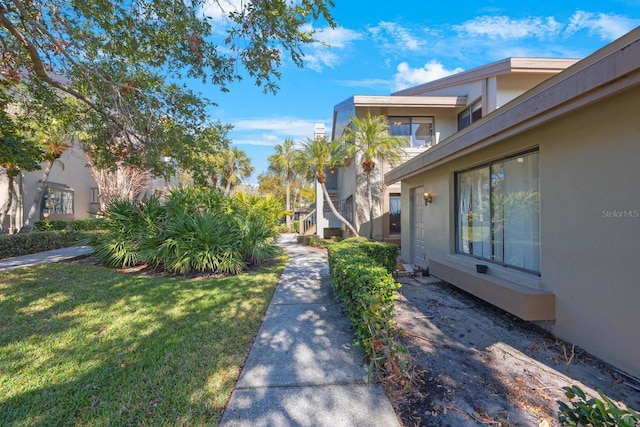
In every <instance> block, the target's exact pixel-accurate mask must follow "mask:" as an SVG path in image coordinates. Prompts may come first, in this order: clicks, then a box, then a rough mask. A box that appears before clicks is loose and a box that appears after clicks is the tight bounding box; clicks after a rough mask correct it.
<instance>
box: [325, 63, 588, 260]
mask: <svg viewBox="0 0 640 427" xmlns="http://www.w3.org/2000/svg"><path fill="white" fill-rule="evenodd" d="M576 61H577V59H547V58H508V59H505V60H502V61H499V62H495V63H493V64H489V65H486V66H483V67H479V68H476V69H473V70H469V71H466V72H462V73H459V74H455V75H452V76H449V77H446V78H443V79H440V80H437V81H434V82H429V83H425V84H423V85H420V86H416V87H413V88H410V89H406V90H403V91H400V92H396V93H393V94H391V95H390V96H362V95H356V96H353V97H351V98H349V99H347V100H345V101H343V102H341V103H340V104H338V105H336V106H335V107H334V113H333V128H332V132H331V138H332V139H337V138H340V137H341V136H342V134H343V132H344V128H345V127H346V126H349V122H350V118H351V117H352V116H354V115H356V116H357V117H363V116H365V115H366V114H367V113H368V112H370V113H371V115H372V116H377V115H383V116H384V117H385V118H386V119H387V121H388V123H389V125H390V126H389V131H390V133H391V134H392V135H394V136H404V137H406V138H407V148H406V152H407V156H408V158H411V157H414V156H416V155H418V154H420V153H422V152H424V151H425V150H427V149H429V148H430V147H433V146H435V145H437V144H438V143H439V142H440V141H443V140H444V139H446V138H448V137H450V136H451V135H453V134H455V133H457V132H458V131H460V130H461V129H463V128H464V127H466V126H469V125H470V124H473V123H475V121H476V120H478V119H480V118H481V117H483V116H486V115H487V114H489V113H490V112H492V111H494V110H496V109H497V108H500V107H501V106H502V105H504V104H506V103H507V102H509V101H510V100H512V99H513V98H515V97H517V96H518V95H520V94H522V93H524V92H526V91H527V90H529V89H531V88H532V87H534V86H535V85H537V84H539V83H541V82H543V81H545V80H547V79H548V78H549V77H551V76H553V75H555V74H557V73H558V72H560V71H562V70H564V69H566V68H567V67H568V66H570V65H572V64H574V63H575V62H576ZM376 163H377V167H376V170H375V171H374V173H373V174H372V177H373V178H374V180H375V183H374V185H375V189H374V190H377V191H375V194H374V197H375V199H376V201H375V202H374V204H375V205H376V207H381V210H380V209H378V210H377V212H376V215H375V216H374V220H373V224H372V223H371V221H369V218H368V214H369V207H368V205H367V196H366V186H365V184H364V174H363V173H362V170H361V165H360V163H359V162H358V161H355V162H351V163H350V164H349V165H348V166H346V167H342V168H338V169H336V170H333V171H331V173H328V174H327V177H328V178H327V190H328V191H329V194H330V195H331V197H332V200H333V201H334V204H335V206H336V208H338V210H339V211H340V212H341V214H342V215H343V216H345V217H346V218H347V219H348V220H349V221H350V222H351V223H352V224H353V225H354V226H355V228H356V229H357V230H359V233H360V234H361V235H363V236H368V235H369V227H371V226H373V227H374V229H373V237H374V239H376V240H384V241H388V242H393V243H397V244H399V243H400V235H401V232H402V231H404V230H403V228H402V227H406V226H408V225H407V224H405V225H404V226H403V225H402V224H403V221H402V220H401V218H402V210H401V207H402V206H404V205H403V204H401V203H400V199H401V198H400V184H399V183H397V182H395V183H393V184H390V185H388V186H386V187H384V186H382V185H381V180H382V176H384V174H385V173H387V172H388V171H389V170H391V167H390V165H387V164H379V163H380V162H376ZM322 199H323V197H322V193H321V192H318V202H317V206H318V211H317V216H318V227H317V234H319V235H320V236H321V237H327V236H328V235H329V234H336V232H338V233H342V234H345V235H346V229H344V227H343V226H342V225H341V223H340V222H339V221H338V220H337V219H336V218H335V217H334V216H333V214H332V213H331V212H330V211H329V209H328V208H326V207H325V208H323V206H324V205H325V204H324V203H323V200H322ZM336 230H337V231H336ZM420 256H421V255H418V257H417V258H413V259H412V260H411V261H412V262H413V263H415V264H424V263H425V259H424V258H420Z"/></svg>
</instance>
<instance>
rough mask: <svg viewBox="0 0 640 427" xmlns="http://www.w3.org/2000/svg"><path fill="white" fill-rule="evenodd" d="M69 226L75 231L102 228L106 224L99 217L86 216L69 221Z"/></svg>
mask: <svg viewBox="0 0 640 427" xmlns="http://www.w3.org/2000/svg"><path fill="white" fill-rule="evenodd" d="M69 227H70V228H71V229H72V230H76V231H94V230H104V229H105V228H106V225H105V221H104V220H102V219H101V218H87V219H75V220H73V221H69Z"/></svg>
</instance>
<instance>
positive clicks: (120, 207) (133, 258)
mask: <svg viewBox="0 0 640 427" xmlns="http://www.w3.org/2000/svg"><path fill="white" fill-rule="evenodd" d="M163 210H164V209H163V208H162V207H161V206H160V201H159V199H158V198H156V197H151V198H149V199H148V200H146V201H143V202H138V201H132V200H126V199H114V200H112V201H110V202H109V204H108V205H107V212H106V213H105V217H104V219H103V221H105V222H104V227H105V230H106V233H105V234H99V235H95V236H92V237H91V238H89V240H88V241H87V243H88V244H90V245H91V246H93V247H94V251H93V253H94V255H95V256H96V257H97V258H98V259H99V260H100V261H102V262H104V263H105V264H107V265H108V266H110V267H114V268H125V267H131V266H134V265H137V264H138V263H139V262H140V261H141V254H140V243H141V242H147V241H150V240H151V241H155V242H157V239H156V240H154V239H155V238H156V237H157V235H158V232H159V225H160V224H161V223H162V221H163V216H162V214H163Z"/></svg>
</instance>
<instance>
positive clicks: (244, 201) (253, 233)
mask: <svg viewBox="0 0 640 427" xmlns="http://www.w3.org/2000/svg"><path fill="white" fill-rule="evenodd" d="M231 203H232V206H233V210H234V215H233V218H234V220H235V223H236V224H237V225H238V227H239V228H240V229H241V231H242V239H241V242H242V245H241V248H240V251H241V254H242V256H243V258H244V259H245V261H246V262H248V263H249V264H260V263H262V262H264V261H265V260H268V259H271V258H273V256H275V253H276V247H275V244H276V242H277V240H278V237H279V233H278V230H277V229H276V227H275V226H274V224H275V223H276V221H277V219H278V218H279V217H280V216H281V215H282V206H281V203H280V201H278V199H276V198H275V197H273V196H267V197H258V196H249V195H245V194H243V193H236V194H234V196H233V197H232V199H231Z"/></svg>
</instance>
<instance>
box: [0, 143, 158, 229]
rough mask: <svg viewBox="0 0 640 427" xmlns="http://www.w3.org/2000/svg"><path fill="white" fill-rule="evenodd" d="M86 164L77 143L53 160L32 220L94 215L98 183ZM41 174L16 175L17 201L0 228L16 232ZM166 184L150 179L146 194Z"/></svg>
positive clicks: (1, 191)
mask: <svg viewBox="0 0 640 427" xmlns="http://www.w3.org/2000/svg"><path fill="white" fill-rule="evenodd" d="M87 163H88V162H87V158H86V156H85V153H84V151H83V150H82V147H81V146H79V145H78V144H73V145H72V146H71V147H70V148H68V149H67V150H66V151H65V152H64V153H63V154H62V156H61V157H60V159H59V160H57V161H56V162H55V163H54V165H53V167H52V168H51V172H50V173H49V176H48V178H47V180H46V182H45V185H44V187H45V188H44V192H43V194H42V196H41V197H40V199H39V200H38V203H37V206H36V207H37V212H36V214H35V216H34V218H33V220H34V221H40V220H43V219H51V220H71V219H85V218H89V217H92V216H95V214H96V212H97V211H98V209H99V203H98V185H97V184H96V181H95V180H94V178H93V176H92V175H91V169H90V168H89V167H88V166H87ZM43 168H44V164H43ZM42 177H43V171H42V170H37V171H34V172H27V173H23V174H22V175H20V176H18V177H17V178H16V180H15V181H16V182H15V188H16V194H17V196H18V203H17V204H15V203H14V204H13V206H12V209H11V210H10V211H9V215H8V216H7V218H5V222H4V224H2V230H7V231H9V230H12V231H15V230H19V229H20V228H21V227H22V224H23V223H24V220H25V219H26V217H27V215H28V213H29V209H30V208H31V205H32V203H33V200H34V198H35V196H36V193H37V188H38V185H39V184H40V180H41V179H42ZM6 179H7V178H6V176H0V206H1V205H3V203H4V202H5V200H6V198H7V197H8V196H9V195H8V194H7V193H6V189H7V184H6V181H5V180H6ZM168 185H169V184H167V182H166V181H165V180H164V179H162V178H152V179H150V180H149V183H148V185H147V188H146V189H145V194H153V193H154V192H155V191H156V190H160V191H165V190H166V188H167V186H168Z"/></svg>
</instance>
